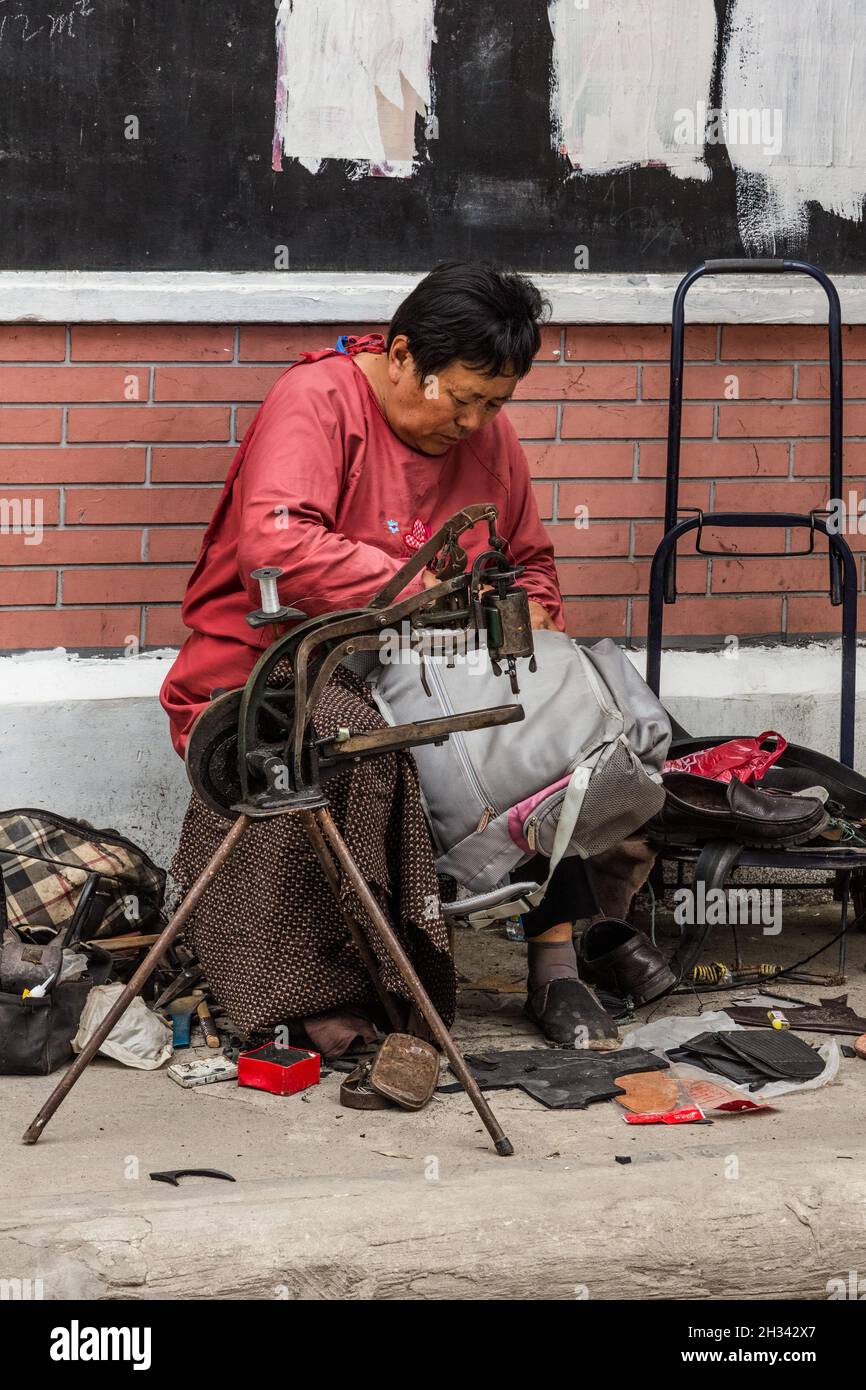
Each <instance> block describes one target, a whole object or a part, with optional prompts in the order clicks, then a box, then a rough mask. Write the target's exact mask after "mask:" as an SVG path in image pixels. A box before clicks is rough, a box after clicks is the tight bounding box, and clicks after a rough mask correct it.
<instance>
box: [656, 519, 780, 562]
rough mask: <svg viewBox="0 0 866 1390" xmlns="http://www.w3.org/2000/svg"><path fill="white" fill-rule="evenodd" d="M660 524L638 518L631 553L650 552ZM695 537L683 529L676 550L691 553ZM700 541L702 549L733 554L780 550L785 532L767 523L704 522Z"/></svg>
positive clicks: (693, 551) (661, 526) (662, 525)
mask: <svg viewBox="0 0 866 1390" xmlns="http://www.w3.org/2000/svg"><path fill="white" fill-rule="evenodd" d="M683 519H684V518H683ZM663 528H664V523H663V522H662V521H661V520H659V521H646V522H638V523H637V524H636V525H635V528H634V553H635V555H652V554H654V553H655V550H656V547H657V546H658V543H659V541H660V540H661V538H662V531H663ZM696 537H697V532H696V531H687V532H686V534H685V535H684V536H683V538H682V540H681V541H680V543H679V545H678V547H677V554H678V555H680V556H688V555H689V554H692V555H694V554H695V540H696ZM701 545H702V546H703V548H704V549H705V550H726V551H729V552H730V553H731V554H734V555H735V554H737V553H738V552H739V551H742V550H773V549H774V548H775V549H777V550H779V551H780V553H784V548H785V533H784V531H782V530H781V529H780V530H774V529H773V528H772V527H769V526H768V527H756V528H754V529H749V530H747V529H746V528H745V527H738V528H737V529H736V530H733V529H730V530H729V529H727V528H725V529H722V528H721V527H718V526H708V527H707V528H706V529H705V531H704V533H703V539H702V541H701Z"/></svg>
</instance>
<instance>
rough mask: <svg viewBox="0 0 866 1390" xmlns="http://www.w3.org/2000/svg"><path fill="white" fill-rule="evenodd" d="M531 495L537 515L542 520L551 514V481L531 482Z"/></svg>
mask: <svg viewBox="0 0 866 1390" xmlns="http://www.w3.org/2000/svg"><path fill="white" fill-rule="evenodd" d="M532 495H533V497H534V498H535V505H536V506H537V507H538V515H539V516H540V517H541V518H542V519H543V520H546V519H547V518H548V517H550V516H553V483H533V484H532Z"/></svg>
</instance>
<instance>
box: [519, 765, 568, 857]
mask: <svg viewBox="0 0 866 1390" xmlns="http://www.w3.org/2000/svg"><path fill="white" fill-rule="evenodd" d="M570 781H571V773H569V774H568V776H567V777H560V779H559V781H558V782H551V784H550V786H549V787H544V788H543V789H542V790H541V791H540V792H533V794H532V796H527V797H524V799H523V801H518V802H517V804H516V805H515V806H512V807H511V810H510V811H509V812H508V833H509V835H510V836H511V838H512V840H513V841H514V843H515V844H516V845H517V846H518V848H520V849H522V850H523V852H524V854H532V853H533V849H532V845H531V844H530V843H529V841H528V840H527V838H526V836H525V835H524V833H523V827H524V825H525V824H526V821H527V819H528V818H529V816H531V815H532V813H533V811H534V810H535V809H536V807H537V806H540V805H541V803H542V801H544V799H545V797H548V796H551V795H552V794H553V793H554V792H558V791H560V790H561V788H562V787H567V786H568V784H569V782H570Z"/></svg>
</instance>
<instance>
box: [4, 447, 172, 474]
mask: <svg viewBox="0 0 866 1390" xmlns="http://www.w3.org/2000/svg"><path fill="white" fill-rule="evenodd" d="M145 457H146V456H145V451H144V449H108V448H106V449H63V448H58V449H3V450H0V481H2V482H4V483H141V482H144V465H145Z"/></svg>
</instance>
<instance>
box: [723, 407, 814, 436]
mask: <svg viewBox="0 0 866 1390" xmlns="http://www.w3.org/2000/svg"><path fill="white" fill-rule="evenodd" d="M829 422H830V414H829V411H828V409H827V406H826V405H800V404H799V402H794V403H789V404H786V405H769V404H762V405H751V404H750V403H749V402H748V401H723V402H722V404H721V405H720V406H719V438H720V439H723V438H728V439H730V438H736V437H737V436H743V435H746V436H747V437H748V438H750V439H761V438H764V437H767V436H773V437H777V436H781V437H783V438H786V439H790V438H796V437H797V436H798V435H807V434H813V435H814V434H819V435H823V434H826V433H827V430H828V427H829Z"/></svg>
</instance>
